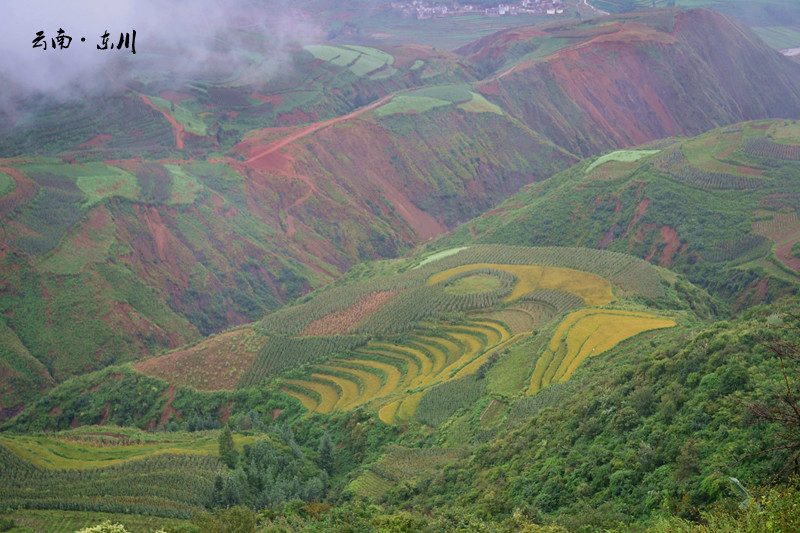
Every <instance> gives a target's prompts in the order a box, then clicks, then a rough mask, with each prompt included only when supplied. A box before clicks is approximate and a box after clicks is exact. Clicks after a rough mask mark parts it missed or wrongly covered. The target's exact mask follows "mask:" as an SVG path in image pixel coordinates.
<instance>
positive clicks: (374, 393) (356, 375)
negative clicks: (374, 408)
mask: <svg viewBox="0 0 800 533" xmlns="http://www.w3.org/2000/svg"><path fill="white" fill-rule="evenodd" d="M317 368H319V369H321V370H330V371H333V372H336V373H338V374H347V375H351V376H353V381H356V382H359V383H361V387H362V388H361V391H360V393H359V395H358V398H356V400H355V401H354V402H352V403H351V404H349V405H348V406H347V409H352V408H353V407H356V406H358V405H361V404H363V403H366V402H368V401H370V400H372V399H374V398H378V397H379V393H380V391H381V389H382V387H383V382H382V381H381V378H380V376H378V375H377V374H376V373H374V372H368V371H366V370H361V369H357V368H350V367H346V366H317Z"/></svg>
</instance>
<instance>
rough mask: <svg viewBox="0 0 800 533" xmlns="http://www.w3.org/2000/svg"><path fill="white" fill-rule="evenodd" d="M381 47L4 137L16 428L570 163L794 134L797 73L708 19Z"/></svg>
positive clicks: (610, 22) (318, 50)
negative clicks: (708, 134) (40, 411)
mask: <svg viewBox="0 0 800 533" xmlns="http://www.w3.org/2000/svg"><path fill="white" fill-rule="evenodd" d="M710 34H714V35H719V36H720V37H719V39H718V40H710V39H708V38H707V36H708V35H710ZM254 39H255V40H256V41H257V40H258V39H256V38H255V37H254ZM353 39H355V40H357V37H353ZM376 42H377V41H370V42H369V43H367V42H348V43H344V42H336V43H325V42H317V43H312V44H305V45H304V46H299V45H298V46H295V47H293V48H292V49H291V50H290V53H289V54H288V57H290V58H291V61H292V65H293V68H291V69H285V70H282V71H281V72H280V73H279V74H276V75H275V76H274V77H272V78H269V79H264V78H261V77H259V76H257V75H255V74H254V73H253V72H250V71H247V73H244V72H231V73H230V76H229V77H223V78H215V79H213V80H202V79H199V80H192V81H186V82H182V83H181V84H180V86H177V85H175V83H176V82H174V81H171V78H170V77H169V76H167V75H164V76H160V75H159V74H158V73H157V71H156V72H154V73H150V74H148V76H147V77H143V78H142V79H141V80H139V81H136V82H135V83H132V84H131V85H130V87H129V88H126V89H125V90H124V91H123V94H121V95H118V96H114V97H107V98H99V97H96V98H93V99H89V100H86V101H82V102H74V103H69V104H68V103H64V104H58V105H55V106H50V107H47V106H44V107H37V108H36V109H35V111H32V116H31V120H30V121H28V122H27V123H26V124H27V126H25V127H19V128H14V127H12V121H8V122H4V124H3V126H2V128H3V129H2V131H0V134H1V135H2V142H0V147H1V148H0V155H2V156H4V157H5V159H3V160H2V161H0V176H2V178H0V193H2V196H0V216H2V228H3V232H2V234H3V239H2V245H1V246H2V257H0V262H2V265H1V266H2V268H0V273H1V274H0V275H1V276H2V284H3V287H4V288H3V291H4V292H3V306H2V317H3V322H4V323H5V324H6V326H8V328H7V329H8V335H5V336H3V339H4V341H3V343H4V344H3V346H4V348H3V353H4V355H3V361H4V364H3V372H4V373H6V374H8V375H9V378H13V381H12V380H9V383H11V385H10V386H8V387H5V388H4V389H3V392H2V394H3V396H2V398H3V399H2V406H0V409H2V413H4V416H11V415H13V414H14V413H16V412H18V410H19V409H20V408H21V407H22V406H23V405H24V404H25V403H26V402H27V401H29V400H31V399H33V398H36V397H38V396H39V395H40V394H41V391H42V390H47V389H48V388H50V387H52V385H53V383H54V382H62V381H64V380H65V379H67V378H69V377H71V376H74V375H77V374H81V373H83V372H86V371H91V370H96V369H99V368H103V367H105V366H108V365H110V364H115V363H122V362H125V361H131V360H138V359H142V358H146V357H149V356H152V355H155V354H157V353H160V352H161V351H163V350H165V349H172V348H176V347H178V346H182V345H184V344H186V343H187V342H189V343H191V342H195V341H197V340H198V339H199V338H200V337H201V336H205V335H208V334H211V333H216V332H220V331H223V330H225V329H227V328H229V327H231V326H234V325H241V324H243V323H246V322H250V321H253V320H257V319H259V318H260V317H261V316H263V315H264V314H265V313H268V312H271V311H274V310H276V309H278V308H280V307H281V306H282V305H284V304H285V303H287V302H289V301H292V300H293V299H295V298H297V297H298V296H300V295H302V294H304V293H306V292H308V291H310V290H312V289H313V288H316V287H319V286H321V285H324V284H325V283H328V282H330V281H331V280H332V279H334V278H335V277H337V276H338V275H340V274H341V273H342V272H343V271H345V270H346V269H347V268H349V267H350V266H352V265H353V264H356V263H358V262H359V261H362V260H364V259H369V258H378V257H390V256H396V255H398V254H400V253H402V252H403V251H406V250H408V249H410V248H411V247H412V246H414V245H417V244H419V243H420V242H422V241H424V240H426V239H428V238H430V237H432V236H436V235H438V234H440V233H442V232H444V231H446V230H447V229H448V228H451V227H454V226H455V225H457V224H459V223H461V222H464V221H465V220H468V219H470V218H471V217H474V216H476V215H478V214H480V213H481V212H483V211H485V210H486V209H489V208H491V207H492V206H493V205H494V204H495V203H496V202H498V201H500V200H502V199H504V198H506V197H508V196H509V195H511V194H513V193H514V192H516V191H517V190H518V189H519V188H520V187H521V186H523V185H526V184H528V183H530V182H534V181H541V180H544V179H546V178H547V177H549V176H550V175H552V174H553V173H554V172H556V171H558V170H561V169H564V168H566V167H567V166H569V165H571V164H573V163H575V162H576V161H577V155H582V154H593V153H597V152H598V151H600V150H603V149H608V148H621V147H627V146H629V145H631V144H632V143H634V142H642V141H648V140H652V139H655V138H659V137H663V136H665V135H673V134H694V133H698V132H700V131H701V130H704V129H706V128H709V127H712V126H715V125H717V124H721V123H732V122H736V121H739V120H744V119H754V118H762V117H767V116H770V115H773V114H776V113H780V114H782V115H790V116H799V115H800V104H798V101H800V98H799V95H800V93H798V89H797V87H798V86H800V69H798V67H797V65H795V64H792V63H791V62H789V61H788V60H785V59H784V58H782V57H780V56H779V55H776V54H775V53H774V52H772V51H770V50H769V49H767V48H766V47H765V46H764V45H763V44H762V43H760V42H758V40H757V39H756V38H755V37H754V36H753V35H752V34H750V33H748V32H747V31H745V30H743V29H741V28H739V27H738V26H736V25H735V24H734V23H733V22H731V21H730V20H729V19H727V18H725V17H723V16H720V15H717V14H714V13H712V12H707V11H702V10H689V11H680V10H651V11H647V12H643V13H636V14H628V15H621V16H617V17H611V18H598V19H592V20H587V21H567V20H559V21H558V22H557V23H550V24H545V25H543V26H537V27H523V28H515V29H511V30H505V31H502V32H500V33H497V34H493V35H490V36H487V37H484V38H482V39H480V40H478V41H476V42H474V43H472V44H470V45H468V46H466V47H463V48H460V49H459V50H458V51H457V52H447V51H442V50H438V49H434V48H430V47H427V46H416V45H398V44H386V45H381V44H376ZM256 44H257V43H256ZM256 44H253V49H252V50H247V54H249V55H248V57H249V58H250V59H249V60H248V61H253V62H254V65H258V64H261V63H263V62H264V61H266V60H267V59H268V58H265V57H264V55H263V53H261V52H259V48H258V46H257V45H256ZM376 46H378V47H377V48H376ZM155 59H157V58H154V60H155ZM242 64H243V63H242V62H238V63H236V65H239V66H241V65H242ZM676 65H683V67H680V66H676ZM254 68H255V66H254ZM256 70H257V69H256ZM742 72H750V73H751V75H749V76H746V77H745V76H743V75H740V74H738V73H742ZM245 74H246V75H245ZM598 79H599V80H607V83H605V82H604V83H597V80H598ZM756 79H769V80H770V83H769V84H768V85H767V86H766V87H759V88H756V87H754V86H753V83H755V81H754V80H756ZM243 80H249V81H247V82H244V81H243ZM700 88H702V90H700ZM690 94H691V95H693V96H692V97H689V95H690ZM651 111H652V112H651ZM52 132H59V134H58V135H53V134H52ZM762 148H763V147H762ZM629 163H630V162H626V161H617V162H614V164H613V165H611V166H609V165H604V168H603V169H602V171H603V172H604V173H611V174H609V175H613V173H614V172H623V171H624V169H625V165H627V164H629ZM676 164H677V165H678V166H680V163H676ZM614 165H616V167H614ZM612 167H613V168H612ZM681 168H683V167H681ZM681 172H683V171H681ZM686 172H688V171H686ZM719 173H720V174H721V173H722V172H721V171H720V172H719ZM739 174H740V175H737V176H738V177H737V178H736V179H735V180H734V182H735V186H736V187H744V188H748V189H749V188H752V187H755V186H757V185H759V184H760V182H759V181H758V177H757V176H754V175H751V174H746V173H745V174H741V173H739ZM692 179H697V180H703V179H709V180H717V181H719V180H721V179H722V178H719V176H717V175H713V176H711V177H709V176H706V177H702V176H700V177H698V176H695V177H694V178H692ZM723 181H724V180H723ZM710 186H716V185H714V184H713V183H710ZM658 231H661V228H659V229H658ZM663 231H664V235H666V237H664V238H665V239H668V238H670V235H671V233H669V230H668V229H663ZM765 231H767V232H769V231H770V230H769V229H767V230H765ZM651 233H652V231H651ZM755 242H756V240H752V243H755ZM752 243H751V242H750V241H748V242H742V243H733V242H731V243H727V244H726V246H727V245H728V244H729V245H730V246H731V247H734V248H736V247H738V246H740V245H741V246H745V247H746V246H749V244H752ZM580 244H582V245H592V244H593V243H590V242H581V243H580ZM780 246H784V248H780V247H779V248H778V249H776V251H775V253H776V256H779V257H782V258H784V259H786V258H787V257H788V254H789V253H790V248H791V245H790V244H789V243H783V242H781V243H780ZM786 246H788V247H789V249H788V250H787V249H785V247H786ZM670 249H671V248H670V247H668V248H667V250H670ZM782 262H783V263H786V261H782ZM777 268H780V267H777ZM76 309H78V310H79V311H78V312H75V310H76ZM76 317H80V320H77V319H76ZM44 331H50V332H52V334H44V333H43V332H44ZM62 340H67V342H65V343H62V342H61V341H62ZM5 354H8V355H5ZM12 354H16V355H12ZM32 365H33V366H32ZM39 365H41V366H39ZM34 366H35V367H36V368H35V369H34V368H33V367H34ZM29 385H32V386H29ZM5 413H7V415H6V414H5Z"/></svg>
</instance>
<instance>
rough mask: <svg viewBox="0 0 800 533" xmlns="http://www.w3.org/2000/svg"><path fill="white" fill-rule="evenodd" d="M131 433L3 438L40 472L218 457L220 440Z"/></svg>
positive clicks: (242, 440)
mask: <svg viewBox="0 0 800 533" xmlns="http://www.w3.org/2000/svg"><path fill="white" fill-rule="evenodd" d="M131 433H132V431H131V430H130V429H123V428H116V429H115V428H113V427H105V426H103V427H99V426H98V427H97V428H96V431H92V430H91V428H90V427H84V428H81V430H80V432H77V431H74V432H66V433H63V434H59V435H54V436H41V435H24V436H22V435H15V436H10V435H0V445H3V446H5V447H6V448H8V449H9V450H11V451H12V452H14V454H16V455H17V456H18V457H20V458H21V459H23V460H24V461H26V462H28V463H31V464H33V465H36V466H37V467H40V468H49V469H57V470H62V469H86V468H100V467H106V466H112V465H119V464H121V463H125V462H128V461H134V460H138V459H143V458H146V457H150V456H153V455H161V454H190V455H198V454H200V455H216V454H217V450H218V447H219V444H218V442H217V438H216V436H204V437H197V436H195V435H191V436H190V435H189V434H183V435H175V434H172V435H170V436H169V437H168V438H158V437H157V436H152V435H145V434H140V433H141V432H138V431H135V430H134V432H133V434H131ZM234 439H235V443H236V445H237V447H238V448H240V449H241V448H242V447H243V446H244V445H245V444H250V443H251V442H252V441H253V437H246V436H242V435H236V436H235V437H234Z"/></svg>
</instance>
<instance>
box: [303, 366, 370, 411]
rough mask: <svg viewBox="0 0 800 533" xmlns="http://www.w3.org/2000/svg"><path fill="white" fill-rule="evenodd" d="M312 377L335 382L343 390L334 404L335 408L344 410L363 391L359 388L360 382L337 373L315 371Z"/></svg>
mask: <svg viewBox="0 0 800 533" xmlns="http://www.w3.org/2000/svg"><path fill="white" fill-rule="evenodd" d="M311 377H313V378H314V379H318V380H324V381H330V382H333V383H335V384H336V385H337V386H338V387H339V389H340V390H341V391H342V395H341V397H340V398H339V401H338V402H336V405H334V406H333V407H334V409H341V410H344V409H345V408H347V406H349V405H350V404H352V403H353V402H355V401H356V400H357V399H358V398H359V396H361V391H360V390H359V387H358V383H357V382H355V381H353V380H351V379H347V378H344V377H342V376H337V375H335V374H328V373H322V372H319V373H314V374H311Z"/></svg>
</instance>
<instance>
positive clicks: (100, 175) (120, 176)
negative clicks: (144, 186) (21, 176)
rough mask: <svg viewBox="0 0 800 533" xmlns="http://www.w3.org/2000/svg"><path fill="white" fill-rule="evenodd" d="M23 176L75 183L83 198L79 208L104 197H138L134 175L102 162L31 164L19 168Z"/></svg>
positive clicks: (90, 204) (137, 187)
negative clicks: (52, 176)
mask: <svg viewBox="0 0 800 533" xmlns="http://www.w3.org/2000/svg"><path fill="white" fill-rule="evenodd" d="M20 170H22V171H23V172H24V173H25V174H28V175H31V174H34V175H35V174H49V175H56V176H63V177H67V178H72V179H74V180H75V184H76V185H77V186H78V188H80V190H81V191H82V192H83V193H84V195H85V196H86V201H85V202H84V204H83V207H89V206H92V205H94V204H96V203H97V202H99V201H101V200H102V199H104V198H111V197H113V196H122V197H125V198H131V199H134V198H136V197H137V196H138V195H139V185H138V182H137V181H136V176H134V175H133V174H131V173H130V172H125V171H124V170H122V169H119V168H117V167H113V166H111V165H106V164H104V163H85V164H82V165H65V164H63V163H60V162H59V163H53V164H48V163H34V164H28V165H22V166H21V167H20Z"/></svg>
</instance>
